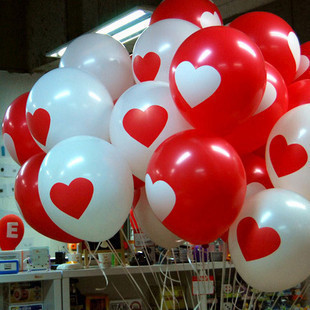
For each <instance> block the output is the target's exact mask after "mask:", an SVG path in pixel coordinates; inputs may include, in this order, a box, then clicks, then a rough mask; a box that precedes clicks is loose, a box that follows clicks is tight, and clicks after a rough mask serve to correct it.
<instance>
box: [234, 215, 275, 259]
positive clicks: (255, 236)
mask: <svg viewBox="0 0 310 310" xmlns="http://www.w3.org/2000/svg"><path fill="white" fill-rule="evenodd" d="M237 239H238V243H239V246H240V250H241V252H242V255H243V257H244V259H245V260H246V261H247V262H249V261H253V260H257V259H260V258H263V257H266V256H268V255H271V254H272V253H274V252H275V251H276V250H277V249H278V248H279V246H280V245H281V238H280V235H279V234H278V232H277V231H276V230H275V229H273V228H271V227H262V228H260V227H259V226H258V225H257V223H256V221H255V219H254V218H252V217H245V218H243V219H242V220H241V221H240V222H239V224H238V227H237Z"/></svg>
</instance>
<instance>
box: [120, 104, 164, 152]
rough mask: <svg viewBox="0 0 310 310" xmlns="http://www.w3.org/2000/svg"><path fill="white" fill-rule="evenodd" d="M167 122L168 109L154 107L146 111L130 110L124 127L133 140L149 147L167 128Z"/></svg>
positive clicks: (124, 119) (125, 118) (126, 115)
mask: <svg viewBox="0 0 310 310" xmlns="http://www.w3.org/2000/svg"><path fill="white" fill-rule="evenodd" d="M167 120H168V113H167V111H166V109H164V108H163V107H161V106H158V105H153V106H150V107H148V108H147V109H146V110H144V111H142V110H139V109H132V110H129V111H128V112H127V113H126V114H125V116H124V118H123V126H124V129H125V130H126V132H127V133H128V134H129V135H130V136H131V137H132V138H134V139H135V140H137V141H138V142H140V143H141V144H143V145H144V146H146V147H149V146H150V145H151V144H152V143H153V142H154V141H155V140H156V138H157V137H158V136H159V134H160V133H161V132H162V130H163V129H164V128H165V126H166V123H167Z"/></svg>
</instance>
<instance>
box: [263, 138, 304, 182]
mask: <svg viewBox="0 0 310 310" xmlns="http://www.w3.org/2000/svg"><path fill="white" fill-rule="evenodd" d="M269 155H270V160H271V163H272V166H273V169H274V170H275V172H276V174H277V176H278V177H279V178H280V177H283V176H286V175H288V174H291V173H294V172H296V171H298V170H299V169H300V168H302V167H303V166H304V165H305V164H306V163H307V161H308V154H307V151H306V150H305V148H304V147H303V146H302V145H300V144H297V143H294V144H289V145H288V144H287V142H286V140H285V137H284V136H282V135H277V136H275V137H274V138H273V139H272V141H271V143H270V146H269Z"/></svg>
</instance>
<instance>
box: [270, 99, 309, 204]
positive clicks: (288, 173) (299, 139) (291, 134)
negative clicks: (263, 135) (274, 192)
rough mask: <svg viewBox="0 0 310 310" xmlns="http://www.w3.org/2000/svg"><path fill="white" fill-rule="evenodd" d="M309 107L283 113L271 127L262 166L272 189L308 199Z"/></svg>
mask: <svg viewBox="0 0 310 310" xmlns="http://www.w3.org/2000/svg"><path fill="white" fill-rule="evenodd" d="M309 118H310V104H304V105H301V106H298V107H296V108H294V109H292V110H290V111H288V112H287V113H286V114H284V115H283V116H282V117H281V118H280V119H279V120H278V122H277V123H276V124H275V126H274V127H273V129H272V131H271V133H270V135H269V138H268V141H267V146H266V165H267V171H268V174H269V177H270V179H271V182H272V184H273V185H274V187H281V188H284V189H287V190H292V191H295V192H297V193H299V194H300V195H302V196H304V197H306V198H307V199H309V200H310V193H309V178H310V167H309V165H308V157H309V153H310V145H309V139H310V127H309Z"/></svg>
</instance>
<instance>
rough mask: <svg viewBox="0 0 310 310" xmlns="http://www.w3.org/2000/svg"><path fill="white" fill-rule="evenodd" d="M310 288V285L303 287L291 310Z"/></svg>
mask: <svg viewBox="0 0 310 310" xmlns="http://www.w3.org/2000/svg"><path fill="white" fill-rule="evenodd" d="M309 286H310V283H309V284H305V285H304V287H303V288H302V290H301V291H300V294H299V295H298V296H297V298H296V299H295V300H294V302H293V304H292V305H291V307H290V310H291V309H293V307H294V306H295V304H296V302H297V300H298V299H299V298H301V296H302V295H304V294H305V292H306V291H308V289H309Z"/></svg>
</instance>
